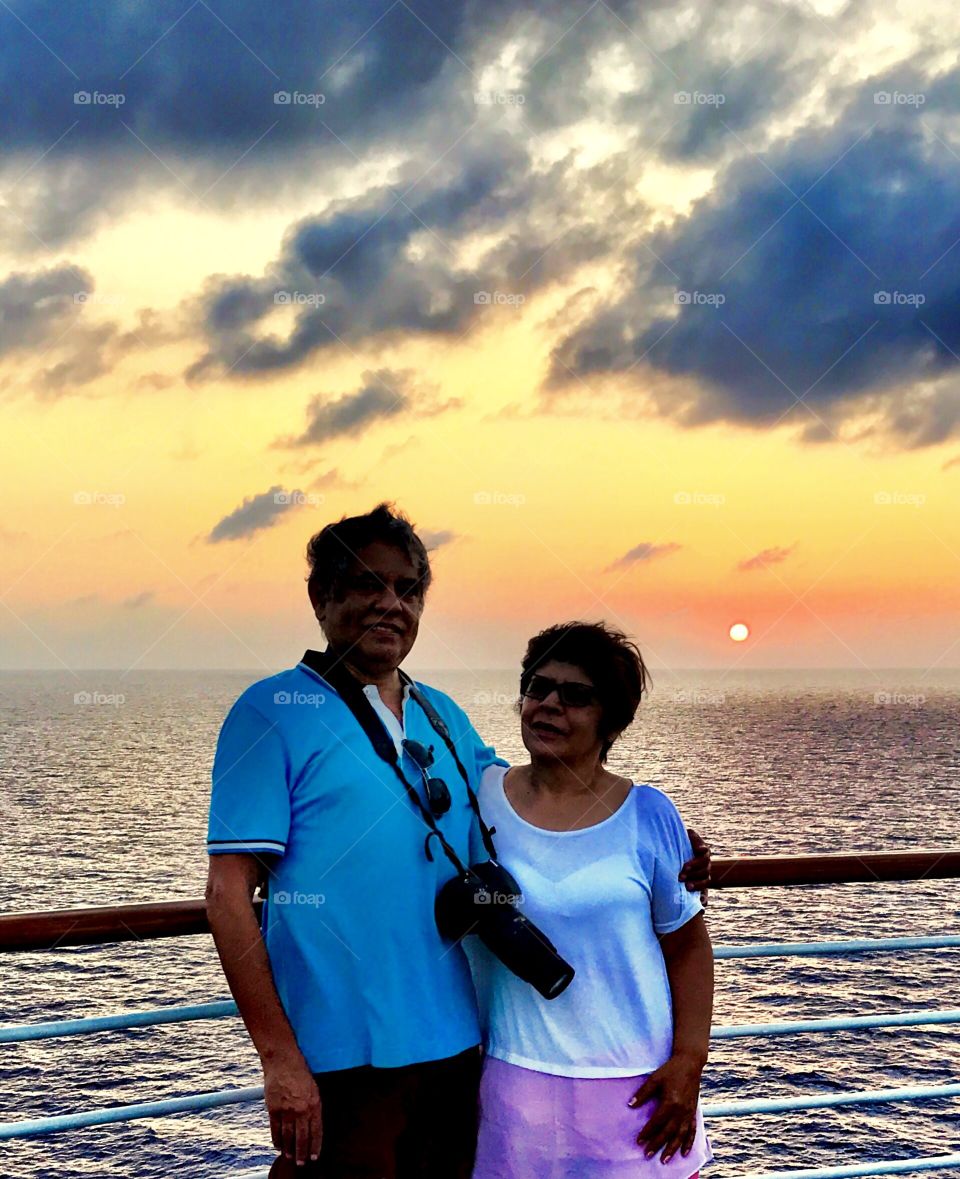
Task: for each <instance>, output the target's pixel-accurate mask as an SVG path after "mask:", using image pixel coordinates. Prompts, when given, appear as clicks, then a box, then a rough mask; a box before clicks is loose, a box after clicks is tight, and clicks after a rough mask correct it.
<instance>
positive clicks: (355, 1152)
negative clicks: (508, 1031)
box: [270, 1048, 482, 1179]
mask: <svg viewBox="0 0 960 1179" xmlns="http://www.w3.org/2000/svg"><path fill="white" fill-rule="evenodd" d="M481 1065H482V1060H481V1055H480V1049H479V1048H468V1049H467V1050H466V1052H461V1053H460V1054H459V1055H458V1056H450V1057H447V1058H446V1059H445V1060H430V1061H426V1062H424V1063H422V1064H408V1065H404V1066H403V1067H402V1068H374V1067H373V1066H372V1065H362V1066H360V1067H359V1068H348V1069H340V1070H338V1071H336V1072H326V1073H315V1074H314V1079H315V1080H316V1082H317V1087H318V1088H319V1090H320V1102H321V1107H322V1108H321V1114H322V1118H323V1144H322V1146H321V1148H320V1158H319V1159H318V1160H317V1161H316V1162H312V1163H311V1162H309V1161H308V1162H307V1163H306V1164H305V1165H304V1166H302V1167H298V1166H297V1165H296V1164H295V1162H294V1160H293V1159H285V1158H283V1157H280V1158H278V1159H276V1161H275V1162H274V1164H273V1166H272V1167H271V1168H270V1179H470V1172H471V1171H472V1170H473V1161H474V1154H475V1152H476V1145H477V1094H478V1090H479V1087H480V1071H481Z"/></svg>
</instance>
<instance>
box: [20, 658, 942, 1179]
mask: <svg viewBox="0 0 960 1179" xmlns="http://www.w3.org/2000/svg"><path fill="white" fill-rule="evenodd" d="M255 678H257V676H256V674H247V673H237V672H202V673H183V672H144V673H139V674H131V675H127V676H126V677H124V678H123V679H122V680H121V679H120V676H119V673H106V672H97V673H84V672H81V673H78V678H74V677H73V676H71V675H68V674H62V675H61V674H60V673H40V672H31V673H6V674H3V675H0V764H2V766H3V789H2V793H0V822H2V824H3V828H4V831H5V836H6V844H5V850H6V854H5V855H4V857H3V871H2V876H0V907H2V909H3V910H4V911H14V910H29V909H45V908H61V907H67V906H75V905H94V904H118V903H124V902H130V901H138V900H141V901H148V900H149V901H153V900H169V899H174V898H196V897H199V896H201V895H202V892H203V883H204V878H205V873H206V856H205V852H204V843H203V839H204V834H205V829H206V807H207V797H208V788H209V787H208V784H209V772H210V764H211V760H212V755H213V749H214V745H215V741H216V736H217V732H218V729H219V726H220V723H221V721H222V719H223V716H224V714H225V712H226V710H227V708H228V707H229V705H230V703H231V702H232V701H233V699H234V698H235V697H236V696H237V695H238V694H239V692H240V691H241V690H242V689H243V688H244V687H245V686H246V684H247V683H249V682H250V681H251V680H252V679H255ZM423 678H425V679H428V680H429V682H431V683H434V684H436V685H437V686H438V687H441V688H444V689H446V690H447V691H449V692H450V693H451V695H453V696H454V697H455V698H456V699H457V700H458V701H459V702H460V703H461V704H462V705H463V706H464V707H465V708H466V709H467V711H468V712H469V713H470V715H471V717H472V719H473V721H474V723H475V725H476V727H477V729H478V730H479V732H480V733H481V735H482V736H484V737H485V738H486V739H488V740H490V741H492V742H493V743H494V744H495V745H496V746H497V748H498V750H499V751H500V752H501V753H502V754H503V755H504V756H505V757H507V758H508V759H518V758H520V757H521V756H522V753H523V750H522V746H521V745H520V742H519V731H518V725H517V720H516V716H515V714H514V712H513V711H512V704H513V700H514V698H515V690H516V680H515V677H514V676H513V675H512V674H507V673H500V672H487V673H466V672H464V673H448V672H447V673H438V674H436V675H434V676H426V675H424V677H423ZM958 721H960V672H956V671H941V672H939V673H937V674H928V675H921V674H920V673H916V674H911V673H909V672H903V671H896V672H882V671H877V672H862V673H849V672H829V671H818V672H749V673H740V674H737V675H729V674H724V673H719V672H718V673H706V672H701V673H694V672H687V673H682V674H673V675H670V674H668V673H665V672H662V671H660V672H657V673H655V684H654V688H653V691H652V692H651V694H650V696H649V697H648V698H647V699H646V700H644V702H643V704H642V705H641V709H640V713H639V719H638V722H637V724H636V725H635V726H634V728H633V730H632V731H631V732H630V733H629V734H628V735H626V736H625V737H624V739H623V740H622V741H621V743H620V744H619V745H618V746H617V747H615V749H614V751H613V752H612V754H611V757H610V766H611V768H612V769H614V770H615V771H617V772H620V773H626V774H629V775H630V776H632V777H633V778H634V779H636V780H638V781H643V782H650V783H652V784H654V785H656V786H659V787H660V788H661V789H663V790H665V791H666V792H667V793H668V794H669V795H670V797H671V798H672V799H673V800H674V802H675V803H676V804H677V806H678V807H679V809H680V811H681V813H682V814H683V816H684V818H685V819H686V821H687V823H688V824H689V825H691V826H694V827H696V828H697V829H698V830H699V831H700V832H701V833H702V834H705V835H706V836H707V837H708V838H709V840H710V842H711V845H712V847H713V849H714V853H715V854H716V855H721V856H722V855H732V854H755V855H756V854H772V853H778V852H782V853H788V852H834V851H856V850H863V851H869V850H879V849H898V848H914V847H945V846H953V847H956V846H958V845H960V818H958V809H957V784H958V768H960V723H958ZM11 849H12V850H11ZM708 922H709V925H710V930H711V935H712V937H713V940H714V943H715V944H717V945H731V944H742V943H746V942H752V941H757V940H763V941H792V940H821V939H834V938H848V937H890V936H897V935H904V936H908V935H920V934H925V933H926V934H935V933H943V932H953V933H956V932H960V885H958V882H957V881H949V880H947V881H918V882H914V883H904V884H876V885H871V884H853V885H843V886H826V885H823V886H815V887H807V888H792V889H752V890H742V891H732V892H729V893H726V894H724V893H722V892H715V893H713V894H712V896H711V899H710V905H709V908H708ZM958 966H960V951H957V950H949V951H919V952H912V953H910V954H908V955H905V956H901V955H897V954H869V955H865V956H859V957H857V958H849V959H846V958H804V959H789V958H785V959H776V958H774V959H755V960H747V961H733V962H723V963H720V964H718V971H717V999H716V1012H715V1021H714V1022H715V1023H716V1024H718V1025H721V1024H731V1023H748V1022H749V1023H754V1022H766V1021H772V1020H786V1019H799V1018H806V1017H809V1018H816V1017H826V1016H830V1015H841V1014H844V1015H863V1014H869V1013H873V1012H881V1011H909V1010H917V1009H920V1008H960V969H958ZM225 997H228V991H227V987H226V983H225V982H224V980H223V978H222V976H221V974H220V971H219V965H218V963H217V959H216V954H215V951H214V948H213V944H212V942H211V941H210V939H209V938H207V937H193V938H177V939H169V940H161V941H156V942H150V943H129V944H124V945H118V946H107V947H78V948H75V949H67V950H57V951H51V952H49V953H38V954H29V955H17V956H13V955H10V956H6V957H5V958H4V959H2V960H0V1019H2V1020H3V1021H15V1022H20V1021H28V1020H41V1019H56V1018H68V1017H74V1016H84V1015H95V1014H108V1013H113V1012H117V1011H121V1010H134V1009H138V1008H142V1007H150V1006H160V1005H168V1004H181V1003H190V1002H199V1001H204V1000H207V999H213V998H225ZM3 1054H4V1055H3V1066H2V1069H0V1076H2V1078H3V1084H2V1086H0V1090H2V1092H3V1093H4V1094H6V1095H7V1100H6V1101H4V1103H3V1113H2V1114H0V1120H6V1119H8V1118H13V1117H32V1116H42V1115H45V1114H53V1113H67V1112H69V1111H72V1110H77V1109H87V1108H92V1107H95V1106H106V1105H114V1104H124V1103H128V1102H132V1101H146V1100H152V1099H158V1098H161V1097H165V1096H171V1095H173V1094H178V1093H187V1092H199V1091H203V1090H210V1089H215V1088H225V1087H230V1086H240V1085H250V1084H258V1083H259V1072H258V1062H257V1057H256V1054H255V1052H254V1051H253V1048H252V1047H251V1045H250V1043H249V1041H248V1039H247V1037H246V1035H245V1033H244V1031H243V1029H242V1025H241V1024H240V1022H239V1021H238V1020H236V1019H233V1020H218V1021H209V1022H204V1023H199V1024H184V1025H179V1026H170V1027H162V1028H150V1029H138V1030H133V1031H126V1032H112V1033H104V1034H102V1035H97V1036H90V1037H83V1038H70V1039H65V1040H63V1041H50V1042H46V1043H39V1044H25V1045H11V1046H7V1047H5V1048H4V1049H3ZM958 1077H960V1029H957V1028H955V1027H954V1028H951V1027H943V1028H919V1029H912V1028H910V1029H889V1030H888V1029H881V1030H876V1031H868V1032H857V1033H853V1032H831V1033H829V1034H827V1035H825V1036H819V1037H814V1036H811V1035H797V1036H790V1037H776V1038H773V1039H747V1040H732V1041H730V1040H728V1041H717V1042H716V1043H715V1044H714V1046H713V1049H712V1052H711V1059H710V1063H709V1065H708V1067H707V1072H706V1074H705V1081H704V1098H705V1100H706V1101H710V1100H716V1099H720V1098H721V1097H723V1098H731V1097H740V1098H743V1097H746V1096H748V1095H749V1096H756V1097H775V1096H778V1097H785V1096H795V1095H800V1094H803V1093H807V1094H809V1093H812V1092H835V1091H839V1090H841V1089H853V1088H865V1089H874V1088H888V1087H894V1086H901V1085H904V1084H908V1083H911V1082H913V1083H917V1084H923V1085H935V1084H942V1083H946V1082H950V1081H954V1082H955V1081H956V1080H957V1079H958ZM709 1129H710V1136H711V1141H712V1143H713V1146H714V1152H715V1154H716V1162H715V1163H714V1164H713V1165H712V1166H711V1167H710V1168H709V1173H710V1175H712V1176H717V1177H718V1179H722V1177H723V1176H732V1175H738V1174H742V1173H744V1172H746V1171H763V1170H779V1169H789V1168H794V1167H801V1166H806V1167H812V1166H826V1165H829V1164H842V1163H852V1162H855V1161H860V1160H863V1159H867V1158H876V1159H880V1158H898V1157H899V1158H909V1157H915V1156H918V1155H931V1154H941V1153H948V1152H949V1151H956V1150H960V1131H958V1120H957V1103H956V1101H953V1102H950V1101H929V1102H919V1103H912V1104H902V1105H889V1106H871V1107H861V1108H859V1109H850V1108H847V1109H839V1110H811V1111H808V1112H798V1113H794V1114H791V1115H790V1116H789V1119H788V1120H786V1121H785V1120H783V1119H781V1118H780V1117H779V1116H773V1117H771V1116H767V1117H759V1116H757V1117H750V1118H737V1119H722V1120H719V1121H714V1122H713V1123H712V1124H711V1125H710V1128H709ZM3 1154H4V1157H3V1164H2V1167H0V1172H2V1174H3V1175H4V1176H7V1175H9V1176H11V1177H15V1179H40V1177H41V1176H44V1177H45V1176H47V1175H49V1174H56V1175H57V1176H58V1177H60V1176H71V1175H76V1176H88V1175H89V1176H92V1175H98V1176H108V1177H118V1179H119V1177H121V1176H123V1177H124V1179H126V1177H129V1176H134V1175H136V1176H146V1177H151V1176H152V1177H156V1179H160V1177H161V1176H162V1177H163V1179H166V1177H167V1176H170V1175H172V1174H174V1173H175V1172H176V1171H179V1170H183V1171H184V1173H185V1174H189V1175H191V1176H194V1175H196V1176H201V1175H203V1176H206V1175H210V1176H220V1175H224V1176H225V1175H228V1174H229V1173H230V1172H231V1171H235V1170H241V1169H243V1168H245V1167H250V1166H255V1165H257V1164H258V1163H262V1162H264V1161H266V1160H268V1159H269V1157H270V1155H271V1151H270V1148H269V1132H268V1129H267V1127H266V1121H265V1116H264V1114H263V1111H262V1108H255V1107H249V1106H248V1107H237V1108H233V1109H231V1108H227V1109H222V1110H214V1111H211V1112H210V1113H208V1114H201V1115H187V1116H185V1115H178V1116H176V1117H173V1118H168V1119H163V1120H151V1121H143V1122H139V1123H133V1124H130V1125H119V1126H108V1127H105V1128H92V1129H88V1130H81V1131H77V1132H73V1133H69V1134H65V1135H58V1136H57V1137H56V1139H52V1138H46V1139H37V1140H35V1141H26V1142H15V1143H12V1144H7V1145H6V1148H5V1149H4V1151H3ZM928 1174H930V1175H933V1176H935V1177H938V1179H948V1176H950V1175H951V1174H952V1173H951V1172H948V1171H942V1172H928Z"/></svg>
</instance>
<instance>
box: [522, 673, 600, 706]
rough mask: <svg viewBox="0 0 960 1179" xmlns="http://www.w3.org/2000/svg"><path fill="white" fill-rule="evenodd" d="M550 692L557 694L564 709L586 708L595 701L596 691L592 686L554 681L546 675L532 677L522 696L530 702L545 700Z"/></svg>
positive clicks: (566, 681) (570, 681) (574, 681)
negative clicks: (527, 697) (526, 697)
mask: <svg viewBox="0 0 960 1179" xmlns="http://www.w3.org/2000/svg"><path fill="white" fill-rule="evenodd" d="M551 692H556V693H557V697H558V698H559V700H560V703H561V704H562V705H563V706H564V708H586V707H587V705H588V704H593V703H594V702H595V701H596V699H597V689H596V688H595V687H594V686H593V684H581V683H578V682H577V681H576V680H554V679H551V678H550V676H548V675H532V676H531V677H530V682H529V683H528V684H527V686H526V688H525V689H524V693H523V694H524V696H529V697H530V699H531V700H546V698H547V697H548V696H549V695H550V693H551Z"/></svg>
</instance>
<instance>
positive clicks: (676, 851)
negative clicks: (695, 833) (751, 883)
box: [648, 787, 703, 936]
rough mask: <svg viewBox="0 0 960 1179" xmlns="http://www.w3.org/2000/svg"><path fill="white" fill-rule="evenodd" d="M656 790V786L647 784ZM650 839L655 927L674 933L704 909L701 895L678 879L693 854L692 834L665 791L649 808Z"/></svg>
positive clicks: (657, 929)
mask: <svg viewBox="0 0 960 1179" xmlns="http://www.w3.org/2000/svg"><path fill="white" fill-rule="evenodd" d="M648 789H653V790H656V787H652V788H650V787H648ZM650 818H651V826H650V829H649V838H650V840H651V841H652V843H653V854H654V869H653V882H652V887H651V905H652V909H653V928H654V930H655V932H656V933H657V934H658V935H660V936H662V935H663V934H665V933H673V931H674V930H675V929H679V928H680V927H681V926H682V925H686V924H687V922H688V921H690V920H692V919H693V918H694V917H696V915H697V914H698V913H702V912H703V905H702V904H701V903H700V897H699V895H698V894H697V893H695V892H690V891H689V890H688V889H687V887H686V885H685V884H684V883H683V882H682V881H681V880H678V879H677V877H678V876H679V875H680V869H681V868H682V867H683V865H684V864H685V863H686V861H687V860H689V859H692V857H693V847H692V845H691V843H690V836H689V835H687V829H686V827H685V826H684V822H683V819H682V818H681V817H680V812H679V811H678V810H677V808H676V806H675V805H674V803H673V802H672V800H671V799H670V798H668V797H667V795H666V794H664V793H663V791H662V790H656V805H654V806H652V807H651V808H650Z"/></svg>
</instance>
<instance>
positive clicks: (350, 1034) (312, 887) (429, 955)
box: [207, 663, 505, 1072]
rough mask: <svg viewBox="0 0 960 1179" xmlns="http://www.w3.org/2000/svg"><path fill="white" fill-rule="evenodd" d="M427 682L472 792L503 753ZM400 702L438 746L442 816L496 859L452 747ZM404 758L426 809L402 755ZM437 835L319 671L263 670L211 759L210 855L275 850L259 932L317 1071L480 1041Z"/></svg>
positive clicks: (424, 1055) (461, 845)
mask: <svg viewBox="0 0 960 1179" xmlns="http://www.w3.org/2000/svg"><path fill="white" fill-rule="evenodd" d="M418 686H419V688H420V689H421V691H422V692H423V693H424V695H425V696H426V697H427V698H428V699H429V700H430V701H431V702H432V704H433V706H434V707H435V708H436V710H437V712H438V713H439V714H440V716H441V717H442V718H443V720H444V721H445V722H446V724H447V726H448V727H449V730H450V734H451V736H452V737H453V739H454V742H455V744H456V747H457V752H458V754H459V756H460V760H461V762H462V763H463V765H464V768H465V769H466V771H467V773H468V775H469V777H470V779H471V786H472V787H473V789H474V790H477V788H478V787H479V783H480V775H481V774H482V773H483V770H484V769H485V768H486V767H487V766H488V765H490V764H491V763H493V762H500V761H501V759H499V758H497V756H496V754H495V752H494V750H493V749H492V748H491V747H490V746H489V745H485V744H484V743H483V742H482V741H481V740H480V738H479V736H478V735H477V733H476V731H475V729H474V728H473V726H472V725H471V723H470V721H469V719H468V717H467V715H466V713H465V712H464V711H463V709H462V708H460V707H459V706H458V705H457V704H456V703H454V701H453V700H451V699H450V697H449V696H447V695H445V694H444V693H443V692H440V691H437V690H436V689H434V688H430V687H428V686H427V685H425V684H419V685H418ZM404 711H405V718H404V719H405V723H406V736H407V737H410V738H413V739H415V740H417V741H420V742H422V743H423V744H424V745H428V746H430V745H432V746H433V753H434V758H435V761H434V764H433V766H432V767H431V769H430V771H429V772H430V775H431V776H433V777H438V778H442V779H443V780H444V781H445V782H446V783H447V785H448V786H449V788H450V793H451V795H452V797H453V805H452V806H451V808H450V810H449V811H448V812H447V813H446V814H445V815H443V816H441V817H440V818H439V819H438V820H437V823H438V825H439V826H440V828H441V830H442V831H443V833H444V835H445V837H446V838H447V840H448V841H449V842H450V844H451V845H452V846H453V848H454V850H455V851H456V853H457V855H458V856H459V857H460V859H461V860H462V861H463V862H464V863H469V862H471V861H476V860H477V859H478V858H479V859H484V858H486V856H485V853H484V852H483V848H482V844H481V842H480V838H479V831H478V829H477V825H476V820H475V818H474V815H473V811H472V810H471V807H470V804H469V801H468V798H467V792H466V787H465V786H464V783H463V779H462V778H461V776H460V773H459V771H458V770H457V767H456V764H455V762H454V760H453V758H452V757H451V755H450V753H449V751H448V750H447V747H446V745H445V744H444V742H443V740H442V739H441V738H440V736H439V734H438V733H437V732H436V731H435V730H434V729H433V727H432V726H431V724H430V722H429V720H428V719H427V717H426V715H425V714H424V712H423V709H422V708H421V707H420V706H419V705H418V704H417V703H416V701H414V700H412V699H408V700H407V702H406V705H405V710H404ZM501 764H505V763H502V762H501ZM401 768H402V769H403V771H404V773H405V775H406V778H407V780H408V781H409V782H410V783H411V785H413V786H414V787H415V789H416V790H417V792H418V793H419V795H420V797H421V799H422V800H423V802H424V804H425V805H426V790H425V787H424V782H423V775H422V774H421V772H420V770H419V769H418V768H417V766H416V763H415V762H413V761H412V760H411V758H410V757H409V755H408V754H404V755H403V757H402V759H401ZM428 832H429V829H428V828H427V826H426V825H425V823H424V821H423V819H422V817H421V816H419V815H418V814H417V813H416V811H415V810H414V807H413V804H412V803H411V801H410V799H409V798H408V797H407V795H406V793H405V791H404V789H403V786H402V784H401V782H400V781H399V779H398V778H397V776H396V774H395V773H394V771H393V769H391V767H390V766H389V765H387V764H386V762H384V761H383V760H382V759H381V758H380V757H379V756H378V755H377V753H376V752H375V750H374V749H373V746H372V745H371V743H370V741H369V739H368V738H367V736H366V734H365V733H364V731H363V729H362V728H361V727H360V724H359V723H358V722H357V720H356V719H355V718H354V716H353V713H352V712H351V711H350V709H349V708H348V707H347V706H346V704H345V703H344V702H343V700H342V699H341V698H340V697H339V696H338V695H337V693H336V692H335V691H334V690H333V689H332V688H331V687H330V686H329V685H328V684H327V682H326V681H325V680H324V679H322V678H321V676H320V675H319V674H318V673H317V672H315V671H314V670H313V669H312V668H309V667H307V666H306V665H305V664H303V663H300V664H298V665H297V666H296V667H294V668H291V669H289V670H287V671H282V672H280V673H279V674H278V675H274V676H270V677H269V678H267V679H264V680H260V681H259V682H257V683H255V684H252V685H251V686H250V687H249V688H247V690H246V691H245V692H244V693H243V694H242V695H241V696H240V698H239V699H238V700H237V701H236V703H235V704H234V705H233V707H232V708H231V710H230V712H229V714H228V715H227V718H226V720H225V721H224V723H223V728H222V729H221V731H220V738H219V741H218V743H217V752H216V757H215V759H214V766H213V789H212V792H211V798H210V816H209V825H208V832H207V837H208V839H207V850H208V851H209V852H210V853H211V854H217V853H224V852H252V853H255V854H260V855H262V854H272V855H275V856H276V857H278V858H277V859H276V860H275V861H274V862H273V864H272V872H271V877H270V885H269V888H270V891H269V898H268V901H267V904H266V905H265V909H264V920H263V933H264V941H265V943H266V947H267V954H268V956H269V959H270V967H271V971H272V973H273V978H274V981H275V983H276V987H277V992H278V994H279V996H280V1001H281V1003H282V1004H283V1008H284V1010H285V1012H286V1014H287V1017H288V1019H289V1020H290V1023H291V1026H292V1027H293V1030H294V1033H295V1035H296V1037H297V1043H298V1044H299V1046H300V1049H301V1051H302V1052H303V1054H304V1056H305V1057H306V1060H307V1064H308V1065H309V1067H310V1070H311V1071H312V1072H326V1071H329V1070H332V1069H342V1068H352V1067H354V1066H355V1065H361V1064H373V1065H376V1066H378V1067H381V1068H393V1067H396V1066H399V1065H405V1064H414V1063H417V1062H419V1061H424V1060H439V1059H442V1058H443V1057H447V1056H453V1055H455V1054H456V1053H458V1052H462V1051H463V1050H464V1049H465V1048H469V1047H471V1046H472V1045H474V1044H477V1043H479V1041H480V1030H479V1026H478V1021H477V1009H476V996H475V992H474V989H473V983H472V980H471V976H470V970H469V967H468V964H467V959H466V956H465V954H464V952H463V950H462V948H461V946H460V945H459V944H458V943H455V942H450V941H447V940H446V939H444V938H441V936H440V934H439V933H438V932H437V927H436V923H435V921H434V915H433V910H434V900H435V897H436V894H437V892H438V891H439V889H440V888H441V887H442V885H443V884H444V883H446V881H447V880H449V879H450V878H451V877H452V876H453V875H454V868H453V865H452V864H451V863H450V862H449V860H448V859H447V857H446V856H445V855H444V854H443V850H442V848H441V847H440V846H439V844H438V841H437V840H436V839H432V840H431V841H430V846H431V852H432V854H433V862H432V863H431V862H430V861H429V860H428V859H427V856H426V853H425V851H424V840H425V839H426V837H427V835H428Z"/></svg>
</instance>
